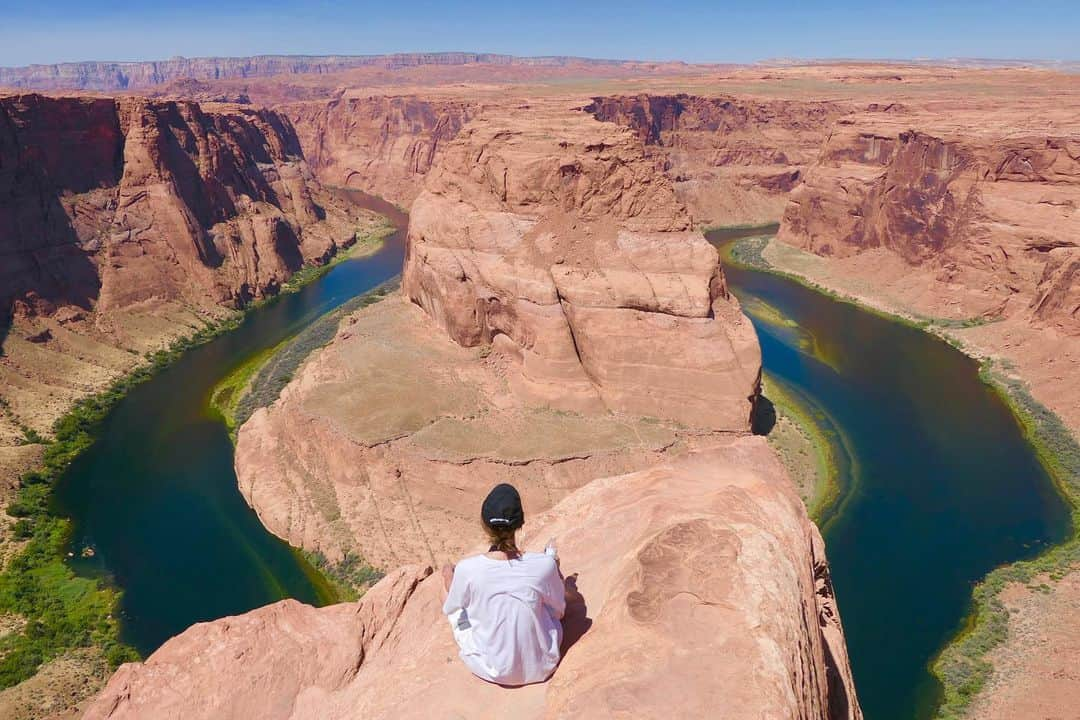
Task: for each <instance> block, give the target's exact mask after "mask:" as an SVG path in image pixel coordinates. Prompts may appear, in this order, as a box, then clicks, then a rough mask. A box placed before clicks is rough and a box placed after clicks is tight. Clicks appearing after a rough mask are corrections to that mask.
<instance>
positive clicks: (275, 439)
mask: <svg viewBox="0 0 1080 720" xmlns="http://www.w3.org/2000/svg"><path fill="white" fill-rule="evenodd" d="M482 354H483V353H482V352H481V351H480V350H479V349H468V348H462V347H460V346H458V345H456V344H455V343H453V342H451V341H450V340H449V339H448V338H446V337H444V336H443V334H442V333H441V331H440V330H439V329H438V328H436V327H435V326H434V325H433V324H432V323H431V321H430V320H429V319H428V318H427V317H426V316H425V315H424V313H423V312H422V311H421V310H420V309H419V308H417V307H416V306H414V305H412V304H410V303H407V302H405V301H404V299H403V298H402V297H401V296H400V295H398V294H394V295H391V296H390V297H388V298H387V299H386V300H384V301H382V302H380V303H377V304H375V305H372V306H370V307H368V308H365V309H363V310H360V311H358V312H357V313H355V314H354V315H352V316H350V317H348V318H346V320H345V321H343V323H342V326H341V329H340V331H339V333H338V336H337V337H336V338H335V340H334V341H333V342H332V343H331V344H330V345H329V346H327V347H326V348H325V349H323V350H321V351H318V352H316V353H315V354H314V355H313V356H312V358H311V359H310V360H309V361H308V363H307V364H306V365H305V366H304V367H303V368H302V369H301V371H300V372H299V373H298V374H297V377H296V378H295V379H294V380H293V382H292V383H290V385H289V386H288V387H286V388H285V390H284V391H283V392H282V395H281V398H280V399H279V400H278V401H277V402H276V403H274V404H273V405H272V406H270V407H269V408H265V409H261V410H259V411H257V412H256V413H255V414H254V415H253V416H252V418H251V420H249V421H248V422H247V423H245V424H244V426H243V427H242V428H241V430H240V433H239V436H238V440H237V453H236V467H237V474H238V478H239V481H240V489H241V492H243V493H244V496H245V497H246V498H247V499H248V501H249V502H250V503H251V504H252V506H253V507H254V508H255V509H256V511H257V512H258V513H259V516H260V518H261V519H262V521H263V522H264V523H265V524H266V525H267V527H268V528H270V530H271V531H273V532H275V533H276V534H278V535H280V536H282V537H284V538H286V539H288V540H290V542H293V543H294V544H298V545H301V546H303V547H306V548H308V549H311V550H318V551H320V552H323V553H325V554H326V555H327V556H328V557H330V558H331V559H336V558H340V557H341V556H342V555H343V554H344V553H345V552H355V553H359V554H360V555H361V556H362V557H364V558H365V559H366V560H368V561H369V562H372V563H374V564H376V565H377V566H380V567H394V566H395V565H397V564H400V563H402V562H415V561H418V560H424V561H426V562H431V563H433V564H434V563H438V562H444V561H448V560H453V559H455V558H456V557H458V556H459V555H460V553H461V552H463V551H464V550H465V549H467V548H468V547H470V546H471V544H472V542H473V541H472V540H471V539H470V538H472V537H473V535H474V532H475V529H476V528H477V525H478V522H479V521H478V519H477V507H476V498H477V497H479V496H481V495H482V494H483V493H484V492H486V491H487V489H489V488H490V487H491V486H492V485H495V484H497V483H498V482H502V481H508V482H512V483H514V484H515V485H516V486H517V487H518V488H519V489H520V490H521V492H522V494H523V495H524V496H525V497H526V498H527V499H528V500H529V502H530V504H531V506H532V507H533V508H535V509H536V510H537V511H539V510H543V509H546V508H548V507H550V506H551V505H552V504H553V503H554V502H556V501H558V500H559V499H561V498H562V497H563V496H565V495H566V494H567V493H568V492H570V491H572V490H574V489H576V488H578V487H580V486H581V485H583V484H584V483H586V482H588V481H589V480H591V479H592V478H595V477H599V476H603V475H607V474H610V473H613V472H625V471H628V470H631V469H637V468H642V467H646V466H648V465H651V464H655V463H656V462H658V461H659V460H660V459H661V458H663V457H664V456H665V455H667V454H669V453H671V452H676V453H678V452H684V451H685V449H686V448H687V447H689V446H690V445H692V444H700V443H703V442H707V441H709V433H702V432H701V431H695V430H692V429H688V428H680V427H678V426H677V425H676V424H674V423H671V422H667V421H661V420H657V419H654V418H644V417H635V416H629V415H617V414H613V413H607V412H605V413H594V414H591V415H582V414H579V413H574V412H565V411H556V410H551V409H549V408H544V407H541V406H537V405H532V404H528V403H525V402H522V401H520V400H518V399H516V398H515V396H514V394H513V393H512V392H511V391H510V389H509V386H508V382H507V379H506V377H505V375H506V368H505V363H504V362H503V361H501V360H500V359H499V358H498V357H497V356H494V355H489V356H488V357H486V358H483V357H481V355H482Z"/></svg>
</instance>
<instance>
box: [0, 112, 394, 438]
mask: <svg viewBox="0 0 1080 720" xmlns="http://www.w3.org/2000/svg"><path fill="white" fill-rule="evenodd" d="M373 224H374V222H373V220H371V219H370V218H369V216H367V215H366V214H364V213H363V212H362V211H358V210H355V209H352V207H351V205H349V204H348V203H345V202H343V201H339V200H338V199H336V198H335V197H334V196H332V195H331V194H330V193H328V192H325V191H324V190H323V189H322V187H321V186H320V185H319V183H318V182H317V181H316V180H315V179H314V178H313V177H312V175H311V172H310V170H309V169H308V167H307V165H306V164H305V162H304V159H303V154H302V152H301V149H300V145H299V143H298V141H297V138H296V134H295V132H294V131H293V129H292V127H291V125H290V124H289V122H288V120H287V119H286V118H285V117H284V116H282V115H280V114H278V113H276V112H273V111H270V110H256V109H251V108H244V107H237V106H230V105H212V106H205V107H204V106H200V105H198V104H195V103H190V102H171V101H156V100H146V99H142V98H133V97H125V98H118V99H112V98H80V97H47V96H43V95H34V94H30V95H13V96H3V97H0V259H2V261H0V343H2V347H3V352H2V353H0V387H2V390H0V397H2V399H3V400H4V402H5V407H7V408H8V409H9V410H10V411H11V412H12V413H14V415H15V417H16V418H17V419H18V421H19V423H21V424H22V425H25V426H28V427H31V428H33V429H35V430H36V431H37V432H39V433H43V434H44V433H48V432H49V429H50V428H51V427H52V423H53V421H54V420H55V419H56V418H57V417H59V416H60V415H62V414H63V413H64V412H66V411H67V408H68V407H70V403H71V402H72V401H74V400H76V399H78V398H79V397H82V396H84V395H86V394H87V393H90V392H94V391H96V390H100V389H102V388H103V387H105V386H106V385H108V383H109V382H110V381H111V380H112V379H114V378H115V377H117V375H118V374H120V373H122V372H125V371H127V370H129V369H130V368H131V367H132V366H133V365H135V364H136V363H138V362H139V361H140V358H141V357H142V356H143V355H144V354H145V353H146V352H149V351H153V350H156V349H158V348H160V347H162V346H163V345H165V344H167V343H168V342H169V341H171V340H173V339H175V338H176V337H178V336H180V335H183V334H188V333H190V332H192V331H193V330H195V329H197V328H199V327H201V326H202V325H203V324H204V323H205V322H206V321H207V320H212V319H215V318H220V317H221V316H223V315H224V314H225V313H226V310H225V308H228V307H239V306H241V305H243V304H244V303H246V302H248V301H249V300H252V299H255V298H260V297H264V296H266V295H268V294H271V293H273V292H276V290H277V289H278V288H279V286H280V285H281V284H282V283H283V282H284V281H285V280H286V279H287V278H288V277H289V276H290V275H291V274H292V273H293V272H295V271H296V270H297V269H299V268H300V267H301V266H302V265H304V264H305V263H321V262H323V261H324V260H326V259H327V258H328V257H329V256H330V255H331V254H333V253H334V252H335V251H336V250H337V249H338V248H339V247H342V246H344V245H348V244H351V243H352V242H354V240H355V236H356V233H357V232H358V230H361V229H363V228H366V227H370V226H371V225H373Z"/></svg>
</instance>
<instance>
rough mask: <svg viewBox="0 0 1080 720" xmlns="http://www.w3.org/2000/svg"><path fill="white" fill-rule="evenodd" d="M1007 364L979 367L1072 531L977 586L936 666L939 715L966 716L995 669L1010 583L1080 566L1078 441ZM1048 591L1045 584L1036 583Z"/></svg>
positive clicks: (1053, 576)
mask: <svg viewBox="0 0 1080 720" xmlns="http://www.w3.org/2000/svg"><path fill="white" fill-rule="evenodd" d="M1009 367H1010V365H1009V363H1006V362H1002V361H995V360H991V359H988V360H984V361H983V363H982V366H981V367H980V370H979V377H980V378H982V380H983V382H986V383H988V384H989V385H991V386H992V387H993V388H994V389H995V390H996V391H997V392H998V393H999V394H1000V395H1001V397H1002V398H1003V399H1004V400H1005V402H1006V404H1008V406H1009V408H1010V409H1011V410H1012V412H1013V414H1014V415H1015V417H1016V419H1017V422H1019V424H1020V427H1021V429H1022V430H1023V433H1024V436H1025V437H1026V438H1027V440H1028V441H1029V442H1030V443H1031V444H1032V446H1033V447H1034V448H1035V451H1036V453H1037V454H1038V457H1039V461H1040V462H1041V463H1042V464H1043V467H1045V468H1046V470H1047V472H1048V473H1049V474H1050V476H1051V477H1052V478H1053V480H1054V483H1055V485H1056V486H1057V488H1058V491H1059V492H1060V493H1061V495H1062V496H1063V497H1064V498H1065V500H1066V501H1067V502H1068V503H1069V505H1070V506H1071V508H1072V535H1071V537H1070V538H1069V539H1068V540H1066V541H1065V542H1064V543H1062V544H1060V545H1057V546H1056V547H1053V548H1051V549H1050V550H1047V551H1046V552H1044V553H1043V554H1042V555H1040V556H1038V557H1036V558H1034V559H1032V560H1022V561H1020V562H1016V563H1012V564H1010V565H1005V566H1002V567H1000V568H997V569H996V570H994V571H993V572H991V573H990V574H989V575H987V576H986V578H985V579H984V580H983V581H982V582H981V583H979V584H978V585H977V586H976V587H975V592H974V594H973V600H972V611H971V613H970V614H969V616H968V618H967V620H966V622H965V624H964V628H963V630H962V631H961V632H960V634H959V635H958V636H957V637H956V639H955V640H953V641H952V642H951V643H950V644H949V645H948V646H946V648H945V649H944V650H943V651H942V652H941V654H940V655H939V656H938V657H937V659H936V660H935V661H934V663H933V665H932V669H933V671H934V674H935V675H936V676H937V677H938V680H939V681H940V682H941V684H942V690H943V696H942V702H941V705H940V707H939V709H938V714H937V717H938V718H941V719H942V720H954V719H956V718H962V717H964V716H965V713H966V711H967V709H968V707H969V706H970V704H971V701H972V700H974V699H975V697H976V696H977V695H978V693H979V692H980V691H981V690H982V689H983V687H984V686H985V684H986V681H987V680H989V679H990V676H991V674H992V673H993V666H992V665H991V663H990V661H989V660H988V659H987V656H988V654H989V653H990V651H991V650H993V649H994V648H995V647H997V646H998V645H1000V644H1001V643H1003V642H1004V641H1005V640H1006V639H1007V637H1008V628H1009V611H1008V610H1007V609H1006V608H1005V605H1004V603H1002V602H1001V599H1000V594H1001V591H1002V590H1004V589H1005V588H1006V587H1007V586H1008V585H1010V584H1011V583H1021V584H1024V585H1028V586H1029V587H1030V586H1032V584H1033V581H1034V580H1036V578H1040V577H1042V576H1046V577H1049V578H1050V580H1051V581H1056V580H1060V579H1061V578H1062V577H1064V576H1065V575H1066V574H1067V573H1069V572H1075V571H1077V570H1078V569H1080V537H1078V536H1077V529H1078V528H1080V445H1078V444H1077V442H1076V438H1075V437H1074V436H1073V434H1072V432H1071V431H1070V430H1069V428H1068V427H1066V425H1065V423H1063V422H1062V421H1061V418H1059V417H1058V416H1057V415H1055V414H1054V413H1053V412H1052V411H1050V410H1049V409H1048V408H1047V407H1046V406H1044V405H1043V404H1042V403H1040V402H1038V401H1037V400H1036V399H1035V398H1033V397H1032V396H1031V393H1030V392H1028V389H1027V387H1026V386H1025V385H1024V383H1023V382H1021V381H1020V380H1018V379H1016V378H1015V377H1012V376H1010V375H1008V374H1006V372H1004V371H1005V370H1007V369H1008V368H1009ZM1036 587H1037V589H1038V590H1039V591H1040V592H1049V591H1050V590H1051V588H1050V587H1049V586H1046V585H1045V583H1041V582H1040V583H1039V584H1038V585H1036Z"/></svg>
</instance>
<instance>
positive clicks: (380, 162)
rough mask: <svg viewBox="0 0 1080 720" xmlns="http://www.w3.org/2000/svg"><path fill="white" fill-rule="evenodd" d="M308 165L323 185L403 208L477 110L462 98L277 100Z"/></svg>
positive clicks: (475, 104) (373, 97) (409, 97)
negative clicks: (353, 190) (355, 190)
mask: <svg viewBox="0 0 1080 720" xmlns="http://www.w3.org/2000/svg"><path fill="white" fill-rule="evenodd" d="M278 109H279V110H280V111H281V112H282V113H284V114H285V115H286V116H287V117H288V118H289V120H290V121H291V122H292V124H293V126H294V127H295V128H296V132H297V136H298V138H299V140H300V144H301V146H302V147H303V148H304V155H305V157H306V159H307V162H308V165H309V166H310V167H311V169H312V170H313V171H314V172H315V174H316V175H317V176H318V177H319V179H320V180H321V181H322V182H324V183H326V184H327V185H340V186H348V187H354V188H359V189H361V190H364V191H365V192H368V193H373V194H378V195H380V196H381V197H385V198H387V199H389V200H392V201H394V202H396V203H399V204H401V205H404V206H406V207H407V206H409V205H410V204H411V203H412V201H413V200H414V199H415V198H416V196H417V194H419V192H420V188H421V187H422V185H423V178H424V175H425V174H426V173H427V172H428V171H429V170H430V169H431V166H432V163H433V162H434V161H435V158H436V156H437V155H438V153H439V152H441V151H442V148H443V147H444V145H445V144H446V143H447V142H449V141H450V140H452V139H453V138H454V136H456V135H457V134H458V132H459V131H460V130H461V127H462V125H464V124H465V123H466V122H468V121H469V119H470V118H471V117H472V116H474V115H475V114H476V113H477V112H479V103H476V102H473V101H470V100H467V99H453V98H450V99H438V98H423V97H419V96H409V95H405V96H380V95H372V96H360V97H354V96H351V95H346V94H345V93H338V94H337V96H336V97H335V98H334V99H332V100H330V101H322V100H318V101H311V102H304V103H293V104H287V105H282V106H280V107H278Z"/></svg>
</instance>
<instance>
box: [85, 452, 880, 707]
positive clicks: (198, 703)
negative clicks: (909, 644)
mask: <svg viewBox="0 0 1080 720" xmlns="http://www.w3.org/2000/svg"><path fill="white" fill-rule="evenodd" d="M530 518H531V519H529V520H528V521H527V523H526V530H527V531H528V532H529V538H528V542H529V544H531V545H534V546H535V545H537V544H538V543H542V542H543V541H544V539H546V538H547V537H550V536H553V535H554V536H557V537H558V538H559V547H560V554H561V561H562V569H563V571H564V572H565V574H566V575H567V577H568V581H567V586H568V591H570V593H571V595H570V598H571V599H570V604H569V609H568V615H567V620H566V625H567V637H566V646H567V647H566V649H565V653H564V659H563V661H562V664H561V665H560V666H559V668H558V669H557V670H556V672H555V674H554V676H553V677H552V678H551V680H549V681H548V682H546V683H543V684H539V685H532V686H528V687H525V688H520V689H507V688H501V687H499V686H496V685H491V684H487V683H484V682H483V681H481V680H478V679H476V678H474V677H472V676H471V675H469V673H468V671H467V670H466V669H465V667H464V666H463V665H462V664H461V663H460V662H459V661H458V660H457V659H456V647H455V646H454V642H453V639H452V637H451V634H450V630H449V628H448V627H447V625H446V621H445V619H444V618H443V617H442V615H441V613H440V612H439V607H440V604H441V600H442V592H441V584H440V579H439V578H438V576H437V575H436V576H429V573H430V569H428V568H422V567H417V566H407V567H404V568H401V569H399V570H396V571H394V572H393V573H391V574H390V575H388V576H387V577H386V578H384V579H383V580H382V581H381V582H380V583H379V584H378V585H376V586H375V587H374V588H373V589H372V590H370V591H369V592H368V594H367V595H366V596H365V597H364V598H363V599H362V600H361V601H360V602H358V603H353V604H344V605H336V606H332V607H328V608H323V609H319V610H316V609H314V608H310V607H307V606H303V605H300V604H298V603H296V602H294V601H288V600H287V601H284V602H282V603H278V604H276V605H271V606H269V607H266V608H263V609H260V610H256V611H254V612H252V613H248V614H247V615H243V616H240V617H235V618H225V619H222V620H218V621H215V622H212V623H205V624H200V625H196V626H194V627H192V628H191V629H189V630H188V631H186V632H185V633H183V634H182V635H180V636H178V637H177V638H174V639H172V640H170V641H169V642H168V643H166V644H165V645H164V646H163V647H162V648H161V649H159V650H158V651H157V652H155V653H154V654H153V655H152V656H151V657H150V658H149V659H148V660H147V661H146V662H145V663H136V664H132V665H125V666H124V667H122V668H121V669H120V670H119V671H118V672H117V673H116V675H114V676H113V678H112V679H111V680H110V682H109V684H108V686H107V687H106V689H105V690H104V692H103V693H102V694H101V695H100V696H99V697H98V698H97V699H96V701H95V702H94V703H93V705H92V706H91V707H90V708H89V709H88V711H87V713H86V715H85V718H87V720H102V719H104V718H110V719H113V720H121V719H123V718H147V717H153V718H161V719H163V720H164V719H166V718H185V720H197V719H199V718H207V719H209V718H214V719H225V718H241V717H260V718H265V719H266V720H273V719H275V718H282V719H284V718H290V719H292V720H299V719H300V718H319V719H320V720H331V719H332V718H351V717H370V718H389V717H393V718H430V717H461V718H471V717H490V716H492V715H504V714H508V715H513V716H514V717H520V718H525V719H528V718H578V717H582V718H584V717H588V718H617V717H630V716H632V717H636V718H668V717H672V716H678V717H725V718H761V717H777V718H781V717H782V718H803V719H805V720H820V719H821V718H829V719H831V720H841V719H845V718H846V719H851V720H854V719H856V718H859V717H861V712H860V710H859V705H858V701H857V699H856V696H855V691H854V688H853V686H852V683H851V676H850V671H849V668H848V663H847V655H846V650H845V648H844V643H843V634H842V629H841V626H840V622H839V617H838V616H837V614H836V612H835V606H834V603H833V600H832V589H831V583H830V581H829V573H828V565H827V563H826V561H825V558H824V555H823V554H822V543H821V539H820V536H819V535H818V532H817V529H816V528H815V527H814V525H813V524H812V523H811V522H810V521H809V520H808V518H807V516H806V512H805V510H804V508H803V506H802V503H801V502H800V500H799V498H798V496H797V495H796V494H795V492H794V490H793V488H792V486H791V484H790V482H789V481H788V480H787V479H786V477H785V476H784V472H783V470H782V468H781V467H780V465H779V463H778V462H777V461H776V460H775V458H774V457H773V456H772V454H771V452H770V451H769V450H768V448H767V446H766V444H765V442H764V440H762V439H760V438H751V437H745V438H741V439H737V440H729V441H727V443H726V444H725V445H724V446H722V447H717V448H714V449H713V450H711V451H709V452H707V453H701V454H692V455H690V456H689V457H687V458H685V459H683V460H681V461H678V462H675V463H672V464H670V465H662V466H659V467H656V468H653V469H650V470H647V471H643V472H638V473H634V474H630V475H622V476H615V477H609V478H604V479H598V480H595V481H593V482H592V483H590V484H589V485H587V486H586V487H584V488H582V489H581V490H578V491H577V492H575V493H573V494H571V495H570V496H569V497H567V498H566V499H565V500H563V501H562V502H561V503H559V504H558V505H557V506H556V507H554V508H553V509H552V510H551V511H550V512H548V513H545V514H544V515H542V516H536V517H534V516H532V515H530ZM241 679H242V680H241Z"/></svg>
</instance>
